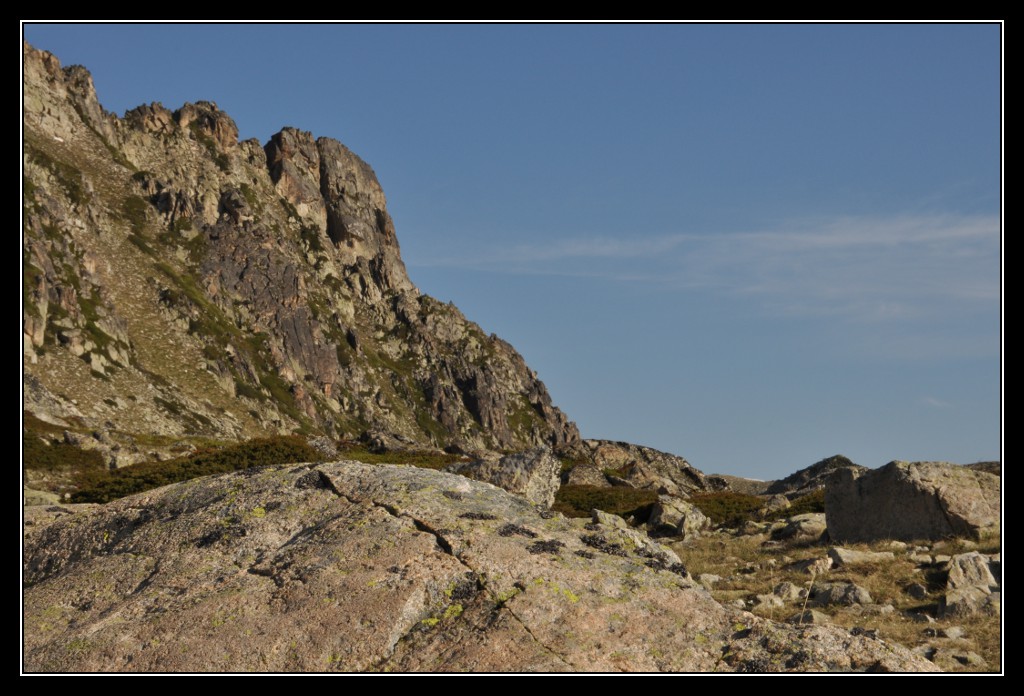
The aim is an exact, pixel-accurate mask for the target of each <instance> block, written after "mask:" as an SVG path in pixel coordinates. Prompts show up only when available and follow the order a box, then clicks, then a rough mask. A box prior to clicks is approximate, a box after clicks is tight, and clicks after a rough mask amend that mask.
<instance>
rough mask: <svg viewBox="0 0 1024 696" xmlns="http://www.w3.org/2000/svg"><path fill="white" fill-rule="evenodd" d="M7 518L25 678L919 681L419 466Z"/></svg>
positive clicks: (678, 567)
mask: <svg viewBox="0 0 1024 696" xmlns="http://www.w3.org/2000/svg"><path fill="white" fill-rule="evenodd" d="M26 517H27V520H26V521H27V526H26V538H25V559H26V569H25V586H26V589H25V619H24V625H25V657H24V660H25V662H24V666H25V668H26V669H27V670H28V671H195V670H199V671H252V670H257V671H260V670H270V671H463V670H472V671H740V672H744V671H745V672H766V671H768V672H771V671H837V670H838V671H848V670H854V671H857V670H860V671H864V670H867V671H928V670H932V669H935V668H936V665H935V663H933V662H931V661H929V660H928V659H926V658H925V657H924V656H922V655H919V654H916V653H914V652H912V651H911V650H908V649H905V648H902V647H899V646H898V645H895V644H892V643H889V642H886V641H885V640H883V639H882V638H880V637H879V636H878V635H876V634H875V633H873V632H872V631H871V630H848V629H846V628H844V627H837V626H827V625H821V624H820V623H816V622H810V623H808V624H806V625H794V624H789V623H785V622H776V621H772V620H769V619H767V618H762V617H760V616H757V615H756V614H754V613H751V612H749V611H747V607H744V608H740V607H739V606H732V605H731V604H721V603H719V602H717V601H716V600H715V598H714V597H713V596H712V594H710V593H709V592H708V591H707V590H706V589H705V588H704V586H702V585H701V584H700V583H699V582H697V581H696V579H695V578H694V576H693V572H692V571H690V570H688V569H687V567H686V565H685V564H686V560H685V559H684V560H681V559H680V557H679V556H678V555H677V554H676V553H675V552H674V551H673V550H671V549H668V548H665V547H664V546H663V545H660V544H658V543H656V542H654V541H652V540H650V539H649V538H648V537H647V535H646V534H644V533H643V532H642V531H640V530H637V529H632V528H629V527H628V526H627V524H626V522H625V521H624V520H622V519H621V518H619V517H615V516H612V515H605V514H604V513H600V514H598V513H595V515H594V516H593V518H592V519H591V520H573V519H567V518H565V517H562V516H561V515H559V514H557V513H551V512H545V511H544V510H543V508H537V507H534V506H533V505H531V504H530V503H528V502H527V501H526V500H525V499H524V498H522V497H519V496H516V495H513V494H510V493H508V492H506V491H504V490H502V489H499V488H497V487H495V486H493V485H491V484H488V483H483V482H478V481H473V480H471V479H468V478H465V477H462V476H458V475H455V474H449V473H444V472H438V471H431V470H427V469H421V468H413V467H408V466H391V465H373V464H363V463H358V462H336V463H327V464H313V465H291V466H269V467H263V468H257V469H248V470H245V471H241V472H237V473H233V474H227V475H223V476H215V477H206V478H200V479H193V480H191V481H186V482H183V483H179V484H174V485H171V486H167V487H164V488H160V489H156V490H153V491H149V492H146V493H141V494H138V495H135V496H129V497H127V498H122V499H121V500H118V501H115V502H113V503H109V504H107V505H104V506H68V507H64V506H50V507H45V506H44V507H42V508H32V509H28V510H27V511H26ZM683 550H684V551H685V550H686V549H683ZM690 563H691V565H692V566H693V567H694V568H697V567H700V565H701V562H700V561H699V560H698V559H697V558H696V557H695V558H694V560H692V561H690ZM737 572H739V571H737ZM704 574H705V575H706V572H705V573H704ZM705 581H707V578H705ZM972 630H973V629H972Z"/></svg>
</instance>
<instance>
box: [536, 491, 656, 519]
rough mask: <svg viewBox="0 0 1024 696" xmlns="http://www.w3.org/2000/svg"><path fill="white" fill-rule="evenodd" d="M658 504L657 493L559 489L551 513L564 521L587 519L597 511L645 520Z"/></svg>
mask: <svg viewBox="0 0 1024 696" xmlns="http://www.w3.org/2000/svg"><path fill="white" fill-rule="evenodd" d="M657 501H658V494H657V493H656V492H654V491H647V490H640V489H637V488H625V487H623V488H618V487H615V488H611V487H607V488H606V487H603V486H562V487H561V488H559V489H558V493H556V494H555V504H554V505H552V506H551V509H552V510H555V511H556V512H560V513H562V514H563V515H565V516H566V517H590V514H591V511H592V510H594V509H597V510H601V511H603V512H610V513H611V514H613V515H619V516H620V517H627V516H629V515H637V516H638V517H642V518H645V517H647V516H648V515H649V514H650V509H651V506H652V505H653V504H654V503H656V502H657Z"/></svg>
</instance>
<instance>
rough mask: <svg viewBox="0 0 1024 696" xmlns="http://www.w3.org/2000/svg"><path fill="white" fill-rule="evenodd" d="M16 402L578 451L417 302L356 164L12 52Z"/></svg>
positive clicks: (65, 415) (241, 426)
mask: <svg viewBox="0 0 1024 696" xmlns="http://www.w3.org/2000/svg"><path fill="white" fill-rule="evenodd" d="M24 61H25V62H24V65H25V80H24V104H25V109H24V153H23V155H24V180H23V186H24V199H23V241H24V244H23V269H24V283H23V317H24V318H23V321H24V365H25V373H26V390H25V392H26V409H27V410H28V411H30V412H31V413H32V415H33V416H38V417H39V418H41V419H43V420H45V421H48V422H50V423H56V424H57V425H58V426H59V425H62V424H67V423H69V422H74V423H76V424H77V425H78V426H80V427H85V428H99V429H103V430H105V431H106V432H109V433H112V434H117V433H124V432H128V433H145V434H147V435H165V436H186V435H188V436H199V435H202V436H210V437H217V438H228V439H234V438H243V437H251V436H254V435H263V434H269V433H286V432H295V431H298V432H304V433H323V434H326V435H329V436H332V437H335V438H354V437H357V436H361V435H364V434H371V435H375V436H376V437H377V438H378V439H382V440H384V441H385V442H390V443H400V444H403V445H405V446H408V447H451V448H456V449H462V450H469V449H499V450H501V449H505V450H507V449H522V448H525V447H529V446H534V445H540V444H547V445H550V446H552V447H554V448H556V449H563V450H564V449H572V448H574V447H576V446H578V443H579V434H578V431H577V429H576V426H575V425H574V424H573V423H571V422H569V421H568V420H567V418H566V417H565V415H564V414H563V413H562V412H561V411H559V410H558V409H557V408H555V407H554V406H553V405H552V403H551V398H550V396H549V395H548V392H547V390H546V389H545V387H544V385H543V384H542V383H541V382H540V381H539V380H538V379H537V377H536V375H535V373H534V372H532V371H531V370H530V369H529V368H528V367H527V366H526V364H525V363H524V361H523V359H522V357H521V356H520V355H519V354H518V353H517V352H516V351H515V350H514V349H513V348H512V347H511V346H510V345H509V344H508V343H506V342H504V341H502V340H501V339H499V338H497V337H496V336H494V335H487V334H486V333H484V331H483V330H481V328H480V327H479V326H477V325H476V324H474V323H473V322H471V321H468V320H467V319H466V318H465V317H464V316H463V315H462V314H461V313H460V312H459V310H458V309H456V308H455V307H454V306H452V305H450V304H444V303H441V302H438V301H437V300H435V299H433V298H431V297H428V296H426V295H423V294H421V293H420V292H419V291H418V290H417V289H416V287H415V286H414V285H413V283H412V282H411V281H410V279H409V277H408V275H407V274H406V270H405V266H404V265H403V263H402V259H401V256H400V254H399V246H398V240H397V237H396V233H395V228H394V225H393V223H392V221H391V217H390V216H389V215H388V212H387V207H386V204H385V199H384V193H383V191H382V190H381V187H380V184H379V183H378V181H377V178H376V176H375V175H374V172H373V170H372V169H371V168H370V167H369V166H368V165H367V164H366V163H365V162H363V161H362V160H361V159H359V157H357V156H356V155H355V154H353V153H352V152H351V151H349V150H348V149H347V148H346V147H345V146H344V145H342V144H341V143H339V142H337V141H336V140H332V139H330V138H314V137H313V136H312V135H311V134H309V133H306V132H303V131H300V130H296V129H293V128H286V129H284V130H282V131H281V132H280V133H277V134H276V135H273V136H272V137H270V139H269V140H268V141H267V142H266V143H265V144H263V143H260V142H258V141H256V140H247V141H244V142H239V141H238V129H237V127H236V126H235V123H234V122H233V121H232V119H231V118H230V117H229V116H228V115H227V114H225V113H224V112H222V111H220V110H219V109H218V108H217V106H216V104H214V103H212V102H199V103H196V104H185V105H184V106H182V107H181V108H179V109H177V110H174V111H172V110H169V109H166V108H164V107H163V106H161V105H160V104H150V105H147V106H140V107H138V108H136V109H134V110H132V111H129V112H127V113H126V114H125V115H124V117H123V118H118V117H117V116H116V115H113V114H110V113H108V112H106V111H104V109H103V108H102V107H101V106H100V104H99V102H98V101H97V98H96V93H95V90H94V87H93V83H92V78H91V76H90V75H89V73H88V72H87V71H86V70H85V69H84V68H82V67H80V66H72V67H67V68H62V67H61V65H60V64H59V62H58V60H57V59H56V58H55V57H54V56H53V55H51V54H49V53H46V52H42V51H38V50H36V49H33V48H32V47H30V46H28V45H27V44H26V45H25V46H24Z"/></svg>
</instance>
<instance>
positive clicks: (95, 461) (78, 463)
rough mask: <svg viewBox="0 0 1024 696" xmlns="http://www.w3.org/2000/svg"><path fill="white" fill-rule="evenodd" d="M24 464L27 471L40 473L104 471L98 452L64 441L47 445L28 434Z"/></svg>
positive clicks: (23, 457)
mask: <svg viewBox="0 0 1024 696" xmlns="http://www.w3.org/2000/svg"><path fill="white" fill-rule="evenodd" d="M22 464H23V465H24V467H25V468H26V469H36V470H40V471H65V472H69V473H72V474H74V473H76V472H80V471H103V470H104V466H103V457H102V456H100V453H99V452H97V451H96V450H85V449H82V448H81V447H78V446H77V445H69V444H68V443H66V442H63V441H57V442H53V443H51V444H49V445H48V444H46V443H45V442H43V441H42V440H41V439H40V438H39V437H37V436H35V435H29V434H26V437H25V441H24V443H23V447H22Z"/></svg>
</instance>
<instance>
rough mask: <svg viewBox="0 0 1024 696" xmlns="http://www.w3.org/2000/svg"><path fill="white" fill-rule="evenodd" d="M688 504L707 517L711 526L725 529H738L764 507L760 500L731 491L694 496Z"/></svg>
mask: <svg viewBox="0 0 1024 696" xmlns="http://www.w3.org/2000/svg"><path fill="white" fill-rule="evenodd" d="M690 502H691V503H693V504H694V505H696V506H697V508H698V509H699V510H700V511H701V512H703V513H704V514H705V515H707V517H708V519H710V520H711V523H712V524H714V525H715V526H722V525H724V526H726V527H739V526H740V525H742V524H743V523H744V522H746V521H747V520H752V519H754V518H755V517H757V514H758V512H759V511H760V510H761V508H763V507H764V500H763V499H762V498H759V497H757V496H756V495H747V494H745V493H734V492H732V491H718V492H715V493H704V494H702V495H695V496H693V497H691V498H690Z"/></svg>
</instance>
